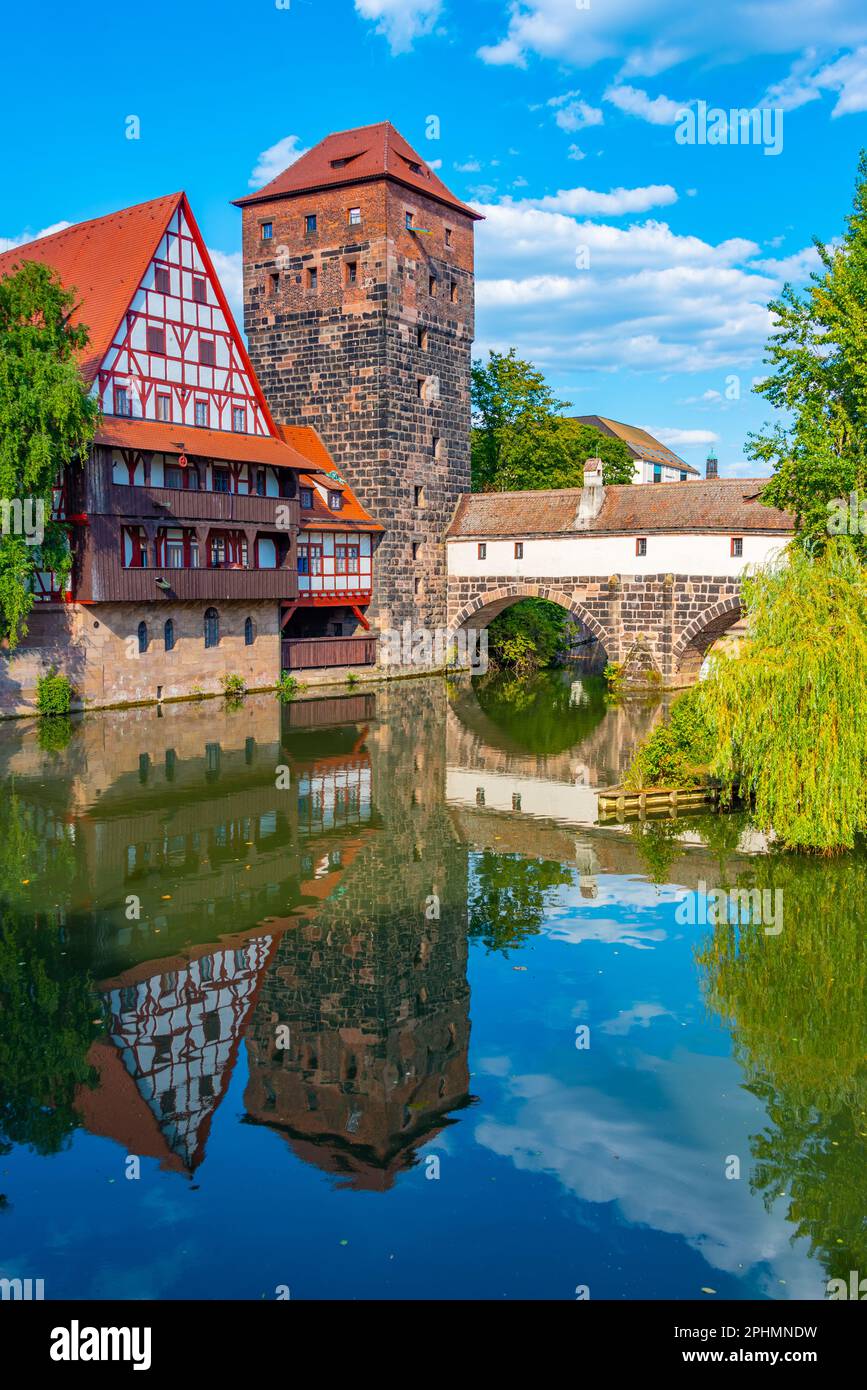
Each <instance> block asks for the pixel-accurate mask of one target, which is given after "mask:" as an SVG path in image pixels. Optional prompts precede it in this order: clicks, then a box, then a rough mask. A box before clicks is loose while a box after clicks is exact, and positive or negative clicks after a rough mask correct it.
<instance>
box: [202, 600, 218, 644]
mask: <svg viewBox="0 0 867 1390" xmlns="http://www.w3.org/2000/svg"><path fill="white" fill-rule="evenodd" d="M219 645H220V615H219V613H218V612H217V610H216V608H206V609H205V646H206V647H218V646H219Z"/></svg>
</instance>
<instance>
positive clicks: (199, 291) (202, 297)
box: [193, 275, 208, 304]
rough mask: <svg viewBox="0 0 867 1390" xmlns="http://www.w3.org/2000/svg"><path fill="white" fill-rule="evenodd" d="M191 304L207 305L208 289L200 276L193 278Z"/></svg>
mask: <svg viewBox="0 0 867 1390" xmlns="http://www.w3.org/2000/svg"><path fill="white" fill-rule="evenodd" d="M193 302H194V303H195V304H207V302H208V287H207V284H206V283H205V280H204V277H203V276H201V275H194V276H193Z"/></svg>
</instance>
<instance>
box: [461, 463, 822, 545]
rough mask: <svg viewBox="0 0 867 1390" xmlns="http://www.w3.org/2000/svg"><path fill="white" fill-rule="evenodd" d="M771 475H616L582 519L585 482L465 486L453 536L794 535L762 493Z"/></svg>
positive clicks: (789, 518)
mask: <svg viewBox="0 0 867 1390" xmlns="http://www.w3.org/2000/svg"><path fill="white" fill-rule="evenodd" d="M766 483H767V479H766V478H714V479H709V480H704V479H700V480H699V481H697V482H695V483H688V484H686V485H684V484H683V483H646V484H640V483H618V484H615V485H613V486H609V487H606V488H605V489H604V497H603V501H602V506H601V508H600V509H599V512H598V513H597V515H596V516H595V517H593V518H591V519H590V521H589V522H588V523H587V525H586V526H584V525H582V527H581V528H580V529H579V527H578V525H577V519H578V508H579V505H580V502H581V496H582V489H581V488H558V489H556V490H553V489H552V490H551V491H539V492H474V493H464V494H463V495H462V496H461V498H460V500H459V501H458V505H457V508H456V510H455V515H454V517H453V519H452V523H451V525H450V526H449V529H448V531H447V532H446V538H447V539H448V540H454V539H461V538H469V537H476V536H478V537H479V538H480V539H484V538H485V537H495V536H504V537H506V536H508V537H511V536H552V535H564V534H572V535H574V536H575V538H576V539H580V537H581V536H583V535H593V536H598V535H609V536H623V535H630V536H631V535H636V534H637V535H639V536H643V535H650V534H653V533H660V532H661V533H667V534H670V533H671V532H678V531H687V532H693V533H698V534H702V535H713V534H715V533H722V534H725V535H730V534H732V533H734V534H735V535H739V534H741V533H744V534H748V533H750V532H752V533H753V534H757V535H780V536H787V535H792V534H793V533H794V529H795V522H794V517H792V516H791V515H790V514H789V513H788V512H781V511H778V510H777V508H776V507H765V506H763V504H762V502H761V500H760V498H761V493H762V488H763V487H764V486H765V484H766Z"/></svg>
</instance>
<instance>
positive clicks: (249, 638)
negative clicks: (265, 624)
mask: <svg viewBox="0 0 867 1390" xmlns="http://www.w3.org/2000/svg"><path fill="white" fill-rule="evenodd" d="M252 645H253V619H252V618H247V620H246V622H245V623H244V646H245V647H252Z"/></svg>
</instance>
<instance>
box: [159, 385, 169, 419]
mask: <svg viewBox="0 0 867 1390" xmlns="http://www.w3.org/2000/svg"><path fill="white" fill-rule="evenodd" d="M171 418H172V398H171V396H169V395H166V394H164V393H163V392H162V391H158V392H157V419H158V420H166V421H169V420H171Z"/></svg>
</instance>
